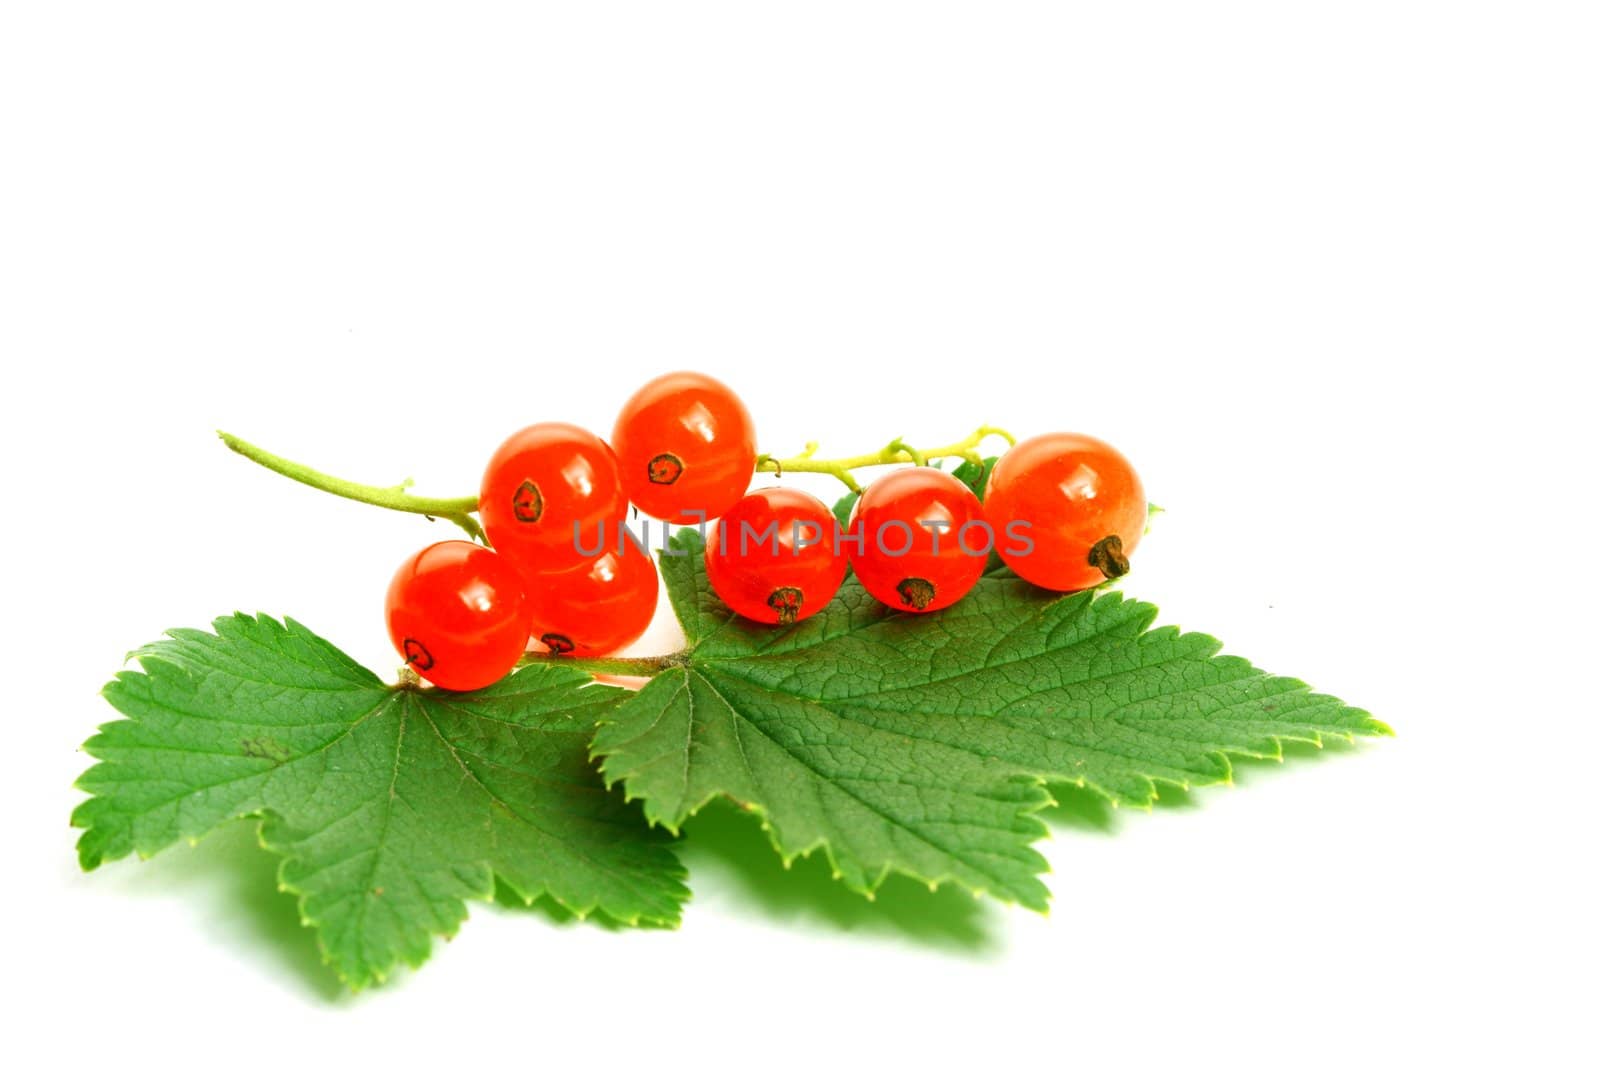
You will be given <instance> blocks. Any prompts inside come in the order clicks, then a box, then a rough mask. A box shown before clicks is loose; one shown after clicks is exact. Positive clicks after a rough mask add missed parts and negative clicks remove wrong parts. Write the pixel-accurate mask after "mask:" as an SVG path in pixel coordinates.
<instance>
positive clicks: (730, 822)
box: [679, 800, 1000, 955]
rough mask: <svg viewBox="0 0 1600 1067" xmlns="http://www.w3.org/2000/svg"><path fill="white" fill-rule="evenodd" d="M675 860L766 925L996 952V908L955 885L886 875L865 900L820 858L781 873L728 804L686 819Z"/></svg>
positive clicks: (757, 828) (800, 860)
mask: <svg viewBox="0 0 1600 1067" xmlns="http://www.w3.org/2000/svg"><path fill="white" fill-rule="evenodd" d="M679 855H680V858H681V859H682V860H683V862H684V865H685V866H687V867H688V868H689V870H690V872H691V876H692V877H693V878H694V880H695V885H696V887H697V893H698V894H699V895H700V896H702V897H705V896H714V895H717V894H718V893H719V892H721V891H722V890H723V888H724V887H731V888H732V889H733V890H734V891H735V892H736V893H737V896H738V898H739V899H740V900H743V901H748V902H749V903H750V904H752V905H753V906H754V907H755V908H756V909H757V910H759V911H760V913H761V914H763V915H765V916H766V917H768V918H774V919H782V920H790V921H793V920H809V921H814V922H817V923H820V924H824V925H826V926H829V927H832V928H834V929H838V930H850V931H857V932H863V933H879V934H883V935H886V936H890V937H897V938H903V939H904V940H907V941H911V942H915V943H919V944H924V945H929V946H933V947H937V948H941V949H946V950H954V951H957V952H959V953H965V954H972V955H983V954H986V953H988V952H989V951H991V950H994V949H997V948H998V947H999V943H998V935H999V929H998V928H999V919H1000V915H999V909H996V908H994V907H993V906H992V904H991V903H988V902H985V901H983V900H979V899H977V898H975V897H973V896H972V895H971V894H970V893H968V892H966V891H965V890H963V889H961V888H960V887H958V886H952V885H945V886H942V887H940V888H939V889H937V890H929V889H928V887H927V886H925V885H923V884H922V883H920V882H917V881H914V880H912V879H910V878H905V877H901V876H899V875H891V876H890V877H889V878H888V880H887V881H885V882H884V884H883V885H882V886H880V887H879V889H878V891H877V893H876V894H875V895H874V897H873V898H872V899H870V900H869V899H868V898H866V897H864V896H862V895H861V894H860V893H857V892H855V891H853V890H851V889H849V888H847V887H846V886H845V885H844V884H843V883H842V882H840V881H839V880H838V879H836V878H834V877H833V873H832V871H831V870H830V869H829V866H828V861H827V858H826V857H825V856H823V855H822V854H821V853H820V852H815V853H812V854H811V855H809V856H801V857H797V858H796V859H795V861H794V863H793V865H792V866H791V867H789V868H788V869H785V868H784V866H783V862H782V861H781V860H780V859H779V858H778V855H777V853H776V852H774V851H773V850H772V847H771V845H770V844H769V843H768V842H767V840H766V835H765V832H764V831H763V830H762V829H761V823H760V821H759V820H757V819H756V818H755V817H754V816H752V815H749V814H747V813H745V812H743V811H741V810H739V809H738V808H737V807H735V806H734V805H733V804H731V803H728V802H727V801H721V800H719V801H714V802H712V803H711V804H708V805H707V806H706V807H704V808H702V809H701V810H700V811H699V812H698V813H696V814H695V816H694V817H693V818H692V819H690V820H689V822H688V823H687V825H686V826H685V827H684V843H683V845H682V848H681V851H680V853H679Z"/></svg>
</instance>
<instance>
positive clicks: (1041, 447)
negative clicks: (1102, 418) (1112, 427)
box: [983, 433, 1148, 592]
mask: <svg viewBox="0 0 1600 1067" xmlns="http://www.w3.org/2000/svg"><path fill="white" fill-rule="evenodd" d="M983 509H984V512H985V514H987V515H988V517H989V521H990V523H991V524H992V525H993V526H994V530H995V536H996V539H997V544H996V548H997V549H998V550H999V552H1000V557H1001V558H1002V559H1004V560H1005V561H1006V564H1007V565H1008V566H1009V567H1010V568H1011V569H1012V570H1013V571H1015V572H1016V573H1017V574H1018V575H1019V576H1021V577H1022V578H1023V579H1025V580H1027V581H1029V582H1032V583H1033V584H1034V585H1038V586H1043V587H1044V588H1046V589H1053V590H1057V591H1059V592H1069V591H1072V590H1077V589H1088V588H1089V587H1091V586H1094V585H1098V584H1100V583H1101V582H1103V581H1106V580H1107V579H1110V578H1120V577H1121V576H1122V575H1124V574H1126V573H1127V572H1128V557H1129V556H1130V555H1132V553H1133V550H1134V549H1135V548H1136V547H1138V544H1139V538H1140V536H1141V535H1142V534H1143V533H1144V527H1145V522H1146V520H1147V517H1148V515H1147V507H1146V502H1145V496H1144V486H1143V485H1142V484H1141V483H1140V481H1139V476H1138V474H1136V473H1135V472H1134V469H1133V466H1132V465H1131V464H1130V463H1129V462H1128V460H1127V458H1126V457H1125V456H1123V455H1122V453H1121V452H1118V451H1117V450H1116V449H1114V448H1112V447H1111V446H1110V445H1108V444H1106V443H1105V442H1104V441H1100V440H1097V439H1096V438H1093V437H1089V436H1086V435H1084V434H1077V433H1049V434H1042V435H1040V436H1038V437H1030V438H1028V439H1027V440H1026V441H1022V442H1020V443H1018V444H1017V445H1015V446H1014V447H1013V448H1011V449H1010V450H1009V451H1007V452H1006V453H1005V455H1003V456H1001V457H1000V459H999V461H998V462H997V463H996V464H995V466H994V471H993V472H992V473H991V474H990V475H989V486H988V490H987V492H986V493H985V495H984V502H983ZM1013 524H1017V525H1016V526H1015V527H1014V526H1013ZM1014 535H1015V536H1014Z"/></svg>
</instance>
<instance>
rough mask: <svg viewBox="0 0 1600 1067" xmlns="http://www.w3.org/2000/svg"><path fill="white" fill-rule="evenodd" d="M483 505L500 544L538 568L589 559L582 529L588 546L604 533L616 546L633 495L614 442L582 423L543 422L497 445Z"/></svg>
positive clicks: (487, 525)
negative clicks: (625, 488)
mask: <svg viewBox="0 0 1600 1067" xmlns="http://www.w3.org/2000/svg"><path fill="white" fill-rule="evenodd" d="M478 513H479V515H481V516H482V518H483V528H484V532H485V533H487V534H488V535H489V541H490V543H491V544H493V545H494V547H495V549H496V550H497V551H499V552H501V553H503V554H504V555H505V556H506V557H507V558H508V559H510V560H511V561H512V562H513V563H515V564H516V565H517V566H518V567H521V568H522V569H524V570H526V571H528V572H530V573H534V574H537V573H540V572H542V571H548V570H566V569H568V568H570V567H575V566H577V565H578V564H580V563H582V562H584V557H583V556H582V555H580V554H579V553H578V551H577V547H576V540H575V539H576V538H578V537H580V536H581V537H582V539H583V543H584V544H585V545H586V546H593V545H597V544H600V543H602V541H601V538H602V537H605V538H610V539H611V540H610V541H609V542H607V543H610V544H612V545H613V546H614V545H615V539H616V536H617V533H616V531H617V524H618V523H620V522H621V521H622V520H623V518H625V517H626V515H627V513H628V500H627V497H626V496H624V495H623V492H622V482H621V479H620V478H619V476H618V473H617V458H616V456H615V455H613V454H612V451H611V448H610V446H609V445H607V444H606V443H605V442H604V441H602V440H600V438H598V437H596V436H595V435H594V434H592V433H590V432H589V431H588V430H585V429H582V428H580V427H577V426H571V425H568V424H567V423H564V422H541V423H537V424H535V425H533V426H529V427H527V428H526V429H524V430H519V431H518V432H517V433H514V434H512V435H511V437H509V438H507V440H506V442H505V443H504V444H502V445H501V446H500V447H499V448H498V449H497V450H496V451H495V454H494V456H493V457H492V458H491V459H490V460H489V466H488V469H487V470H485V471H484V474H483V485H482V488H481V489H480V491H479V493H478ZM574 523H576V524H577V527H578V530H581V531H582V532H581V533H579V532H576V531H575V529H574V525H573V524H574Z"/></svg>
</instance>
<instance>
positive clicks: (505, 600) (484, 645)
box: [386, 541, 532, 689]
mask: <svg viewBox="0 0 1600 1067" xmlns="http://www.w3.org/2000/svg"><path fill="white" fill-rule="evenodd" d="M386 608H387V613H388V621H389V639H390V640H391V641H393V642H394V647H395V648H396V649H397V650H398V651H399V653H400V654H401V655H402V656H404V657H405V660H406V665H407V666H408V667H410V668H411V669H412V670H413V671H415V672H416V673H417V674H419V675H421V676H422V677H424V678H426V679H427V680H428V681H430V682H432V683H433V684H434V685H436V686H439V687H440V688H442V689H481V688H483V687H484V686H486V685H490V684H492V683H494V682H497V681H499V680H500V679H501V678H503V677H505V676H506V674H507V673H509V672H510V670H511V668H512V667H514V666H516V664H517V660H518V658H519V657H521V655H522V653H523V651H524V649H526V648H527V646H528V631H529V629H530V627H531V626H532V616H531V614H530V612H529V607H528V603H527V600H526V599H525V597H524V596H523V592H522V578H521V576H520V575H519V574H518V573H517V571H516V568H514V567H513V566H512V565H511V564H510V563H509V562H507V561H506V560H505V559H502V558H501V557H500V556H499V555H497V554H496V553H494V552H493V551H491V550H489V549H487V548H484V547H483V546H482V545H475V544H473V543H471V542H470V541H441V542H439V543H438V544H434V545H429V546H428V547H427V548H424V549H423V550H422V551H421V552H418V553H417V554H416V555H414V556H412V557H411V558H410V559H408V560H406V561H405V563H404V564H402V565H401V567H400V569H399V570H398V571H396V572H395V576H394V580H393V581H392V582H390V583H389V595H388V598H387V603H386Z"/></svg>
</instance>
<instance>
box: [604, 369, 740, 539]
mask: <svg viewBox="0 0 1600 1067" xmlns="http://www.w3.org/2000/svg"><path fill="white" fill-rule="evenodd" d="M611 443H612V445H613V447H615V448H616V450H617V462H618V464H619V466H620V468H621V471H622V487H623V489H624V490H625V491H626V493H627V496H628V499H630V500H632V501H633V503H634V504H636V505H637V506H638V508H639V510H640V511H642V512H644V513H645V514H647V515H652V516H654V517H655V518H658V519H664V520H665V521H667V522H672V523H676V524H678V525H680V526H693V525H696V524H697V523H699V522H701V521H703V520H709V519H715V518H716V517H718V516H719V515H722V514H723V513H724V512H726V511H727V510H728V509H729V508H731V507H733V505H734V504H736V503H738V501H739V498H740V497H742V496H744V493H745V490H746V489H748V488H750V478H751V476H752V475H753V474H754V473H755V463H756V431H755V425H754V424H753V423H752V422H751V421H750V412H748V411H746V410H745V406H744V404H743V403H742V402H741V401H740V400H739V398H738V397H737V396H735V395H734V393H733V390H731V389H729V388H728V387H727V386H726V385H723V384H722V383H721V382H719V381H717V380H716V379H715V378H708V377H707V376H706V375H704V374H696V373H694V372H692V371H678V372H677V373H674V374H666V375H663V376H661V377H660V378H657V379H655V380H654V381H652V382H649V383H648V384H646V385H645V386H644V388H642V389H640V390H639V391H638V392H637V393H634V394H633V396H632V397H631V398H629V400H628V402H627V403H626V404H625V405H623V408H622V413H621V414H620V415H618V416H617V425H616V428H615V429H613V430H612V431H611Z"/></svg>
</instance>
